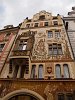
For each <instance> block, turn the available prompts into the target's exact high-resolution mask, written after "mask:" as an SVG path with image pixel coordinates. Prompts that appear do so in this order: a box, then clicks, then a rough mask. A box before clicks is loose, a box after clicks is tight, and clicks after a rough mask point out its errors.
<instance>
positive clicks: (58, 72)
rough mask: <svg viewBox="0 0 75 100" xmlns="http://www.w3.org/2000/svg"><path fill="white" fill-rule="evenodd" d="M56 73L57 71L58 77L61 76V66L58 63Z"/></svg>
mask: <svg viewBox="0 0 75 100" xmlns="http://www.w3.org/2000/svg"><path fill="white" fill-rule="evenodd" d="M55 73H56V78H61V66H60V65H59V64H56V66H55ZM59 100H61V99H59Z"/></svg>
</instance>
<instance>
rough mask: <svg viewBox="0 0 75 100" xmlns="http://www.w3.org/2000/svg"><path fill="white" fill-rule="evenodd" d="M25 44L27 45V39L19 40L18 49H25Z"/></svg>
mask: <svg viewBox="0 0 75 100" xmlns="http://www.w3.org/2000/svg"><path fill="white" fill-rule="evenodd" d="M26 46H27V40H26V41H20V44H19V50H26Z"/></svg>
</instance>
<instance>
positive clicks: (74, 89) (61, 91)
mask: <svg viewBox="0 0 75 100" xmlns="http://www.w3.org/2000/svg"><path fill="white" fill-rule="evenodd" d="M7 30H10V28H7ZM14 30H15V31H16V33H15V32H14ZM12 33H13V37H12V38H11V39H10V41H9V43H11V44H8V47H6V49H8V52H9V54H8V56H7V58H6V60H5V61H6V62H5V63H4V65H3V67H2V69H1V73H0V97H1V100H74V99H75V67H74V66H75V64H74V58H73V53H72V49H71V47H70V42H69V39H68V36H67V33H66V30H65V26H64V23H63V20H62V18H61V16H60V15H59V14H58V15H57V16H53V15H52V14H51V13H49V12H46V11H40V12H39V13H36V14H35V15H33V18H32V19H29V18H28V17H27V18H26V19H25V20H24V21H23V22H22V24H21V26H20V29H19V31H18V28H17V29H15V28H13V32H12ZM10 36H11V35H10ZM11 41H12V42H11ZM10 48H11V49H10ZM3 49H4V48H2V50H3ZM1 54H2V52H1ZM5 54H6V53H5Z"/></svg>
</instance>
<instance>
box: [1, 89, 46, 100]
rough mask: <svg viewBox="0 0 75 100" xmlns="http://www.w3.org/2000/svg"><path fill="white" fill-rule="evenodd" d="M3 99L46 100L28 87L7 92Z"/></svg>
mask: <svg viewBox="0 0 75 100" xmlns="http://www.w3.org/2000/svg"><path fill="white" fill-rule="evenodd" d="M2 100H45V99H44V98H43V97H42V96H40V95H39V94H38V93H36V92H34V91H31V90H28V89H22V90H16V91H13V92H11V93H9V94H7V95H6V96H5V97H3V98H2Z"/></svg>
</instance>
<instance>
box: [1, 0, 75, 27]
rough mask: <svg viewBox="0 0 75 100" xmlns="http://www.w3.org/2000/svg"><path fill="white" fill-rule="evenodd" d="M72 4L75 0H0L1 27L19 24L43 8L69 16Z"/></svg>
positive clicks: (74, 4) (54, 13) (73, 4)
mask: <svg viewBox="0 0 75 100" xmlns="http://www.w3.org/2000/svg"><path fill="white" fill-rule="evenodd" d="M72 6H75V0H0V28H3V27H4V26H5V25H9V24H13V25H14V26H17V25H18V24H19V23H21V22H23V20H24V19H25V18H26V17H29V18H32V16H33V15H34V14H36V13H37V12H39V11H41V10H46V11H48V12H52V14H53V15H56V14H58V13H59V14H60V15H63V16H67V13H68V11H71V8H72Z"/></svg>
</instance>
